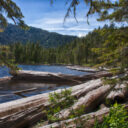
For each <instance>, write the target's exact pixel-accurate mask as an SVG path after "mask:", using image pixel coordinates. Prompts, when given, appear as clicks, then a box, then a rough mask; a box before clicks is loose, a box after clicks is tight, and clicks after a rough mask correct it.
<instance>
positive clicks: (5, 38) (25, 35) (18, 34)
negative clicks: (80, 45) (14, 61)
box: [0, 24, 76, 47]
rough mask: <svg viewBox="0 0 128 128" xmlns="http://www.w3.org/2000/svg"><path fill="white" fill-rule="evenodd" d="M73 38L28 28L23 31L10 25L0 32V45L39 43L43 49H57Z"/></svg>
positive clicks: (73, 37)
mask: <svg viewBox="0 0 128 128" xmlns="http://www.w3.org/2000/svg"><path fill="white" fill-rule="evenodd" d="M75 38H76V37H75V36H68V35H61V34H58V33H55V32H48V31H45V30H42V29H39V28H34V27H30V28H29V30H26V31H25V30H23V29H21V28H19V27H18V26H16V25H12V24H9V25H8V27H6V28H5V30H4V32H0V44H11V43H15V42H21V43H23V44H25V43H27V42H33V43H36V42H39V43H40V44H41V45H43V46H44V47H57V46H61V45H64V44H67V43H70V42H71V41H73V40H74V39H75Z"/></svg>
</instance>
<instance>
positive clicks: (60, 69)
mask: <svg viewBox="0 0 128 128" xmlns="http://www.w3.org/2000/svg"><path fill="white" fill-rule="evenodd" d="M19 67H20V68H22V69H23V70H32V71H43V72H54V73H63V74H71V75H85V74H88V73H87V72H81V71H77V70H71V69H67V68H66V67H65V66H47V65H19ZM4 76H9V70H8V69H7V68H6V67H0V77H4Z"/></svg>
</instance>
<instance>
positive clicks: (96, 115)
mask: <svg viewBox="0 0 128 128" xmlns="http://www.w3.org/2000/svg"><path fill="white" fill-rule="evenodd" d="M125 109H127V110H128V104H125ZM109 110H110V109H109V108H107V107H105V108H103V109H100V110H98V111H96V112H92V113H89V114H85V115H82V116H81V117H79V118H78V117H77V118H73V119H68V120H63V121H60V122H59V123H53V124H50V125H45V126H40V127H39V128H51V127H52V128H76V125H77V124H76V122H77V123H78V124H80V123H82V122H83V128H92V127H93V126H94V123H95V120H96V119H97V121H98V122H99V123H101V122H103V118H104V116H106V115H108V113H109ZM79 120H80V122H79Z"/></svg>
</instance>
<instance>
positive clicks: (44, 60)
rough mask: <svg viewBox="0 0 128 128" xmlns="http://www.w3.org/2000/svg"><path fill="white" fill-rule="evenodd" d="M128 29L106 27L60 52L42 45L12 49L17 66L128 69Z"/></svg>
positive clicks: (15, 46) (77, 40) (12, 46)
mask: <svg viewBox="0 0 128 128" xmlns="http://www.w3.org/2000/svg"><path fill="white" fill-rule="evenodd" d="M127 30H128V28H127V27H120V28H117V27H115V25H114V24H111V25H110V26H108V25H105V26H104V27H103V28H100V27H99V28H98V29H95V30H93V31H92V32H89V33H88V34H87V35H86V36H85V37H82V38H77V39H75V40H74V41H72V42H71V43H69V44H66V45H63V46H59V47H57V48H45V47H43V46H42V45H41V44H39V43H32V42H28V43H26V44H22V43H19V42H18V43H15V44H11V45H9V47H10V51H11V53H12V54H13V55H14V58H15V62H16V63H20V64H74V65H101V66H110V67H111V66H113V67H118V66H123V67H124V66H125V67H127V62H128V59H127V55H128V54H127V51H128V49H127V47H128V43H127V40H128V31H127Z"/></svg>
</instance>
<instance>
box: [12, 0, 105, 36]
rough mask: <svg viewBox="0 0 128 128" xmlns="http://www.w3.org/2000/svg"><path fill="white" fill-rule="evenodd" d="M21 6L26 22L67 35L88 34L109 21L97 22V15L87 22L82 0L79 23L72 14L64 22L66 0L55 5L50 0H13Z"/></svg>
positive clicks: (58, 1)
mask: <svg viewBox="0 0 128 128" xmlns="http://www.w3.org/2000/svg"><path fill="white" fill-rule="evenodd" d="M13 1H14V2H16V4H17V5H18V6H19V7H20V8H21V11H22V13H23V15H24V16H25V18H24V20H25V22H26V23H27V24H28V25H30V26H33V27H37V28H41V29H44V30H48V31H50V32H57V33H60V34H64V35H65V34H66V35H77V36H83V35H86V34H87V33H88V32H89V31H92V30H93V29H94V28H97V27H99V26H101V27H102V26H103V25H104V24H105V23H107V22H97V21H96V17H97V16H96V15H93V16H91V17H90V18H89V22H90V24H89V25H88V24H87V22H86V20H87V19H86V12H87V9H88V8H87V7H86V6H85V4H84V3H83V2H82V1H83V0H80V1H81V3H80V5H79V6H78V7H77V20H78V23H77V22H76V21H75V19H74V18H73V15H71V16H70V17H69V18H67V20H66V22H65V23H64V24H63V19H64V16H65V14H66V10H67V8H68V5H65V0H56V1H55V2H54V4H53V5H51V4H50V0H13Z"/></svg>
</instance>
